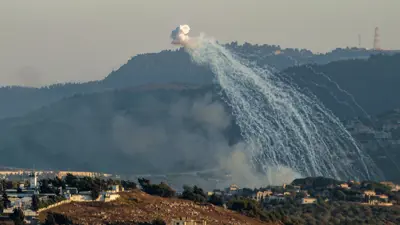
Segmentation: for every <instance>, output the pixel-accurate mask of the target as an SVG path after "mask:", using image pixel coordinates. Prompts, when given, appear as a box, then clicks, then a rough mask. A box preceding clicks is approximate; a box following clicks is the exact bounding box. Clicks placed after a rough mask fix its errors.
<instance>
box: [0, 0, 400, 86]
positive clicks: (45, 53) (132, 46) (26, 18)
mask: <svg viewBox="0 0 400 225" xmlns="http://www.w3.org/2000/svg"><path fill="white" fill-rule="evenodd" d="M399 8H400V1H398V0H385V1H366V0H352V1H347V0H335V1H333V0H331V1H320V0H302V1H292V0H279V1H278V0H267V1H257V0H247V1H242V0H229V1H228V0H221V1H211V0H204V1H184V0H169V1H159V0H148V1H137V0H115V1H110V0H85V1H78V0H70V1H53V0H36V1H26V0H3V1H2V3H1V7H0V86H4V85H26V86H42V85H47V84H53V83H59V82H71V81H75V82H83V81H90V80H98V79H102V78H104V77H105V76H107V75H108V74H109V73H110V72H111V71H112V70H113V69H118V67H120V66H121V65H122V64H124V63H125V62H126V61H127V60H128V59H129V58H130V57H132V56H134V55H136V54H139V53H148V52H158V51H161V50H164V49H171V48H175V47H174V46H171V44H170V39H169V34H170V31H171V30H172V29H174V28H175V27H176V26H177V25H179V24H189V25H190V26H191V28H192V34H193V35H196V34H198V33H199V32H205V33H206V34H208V35H210V36H213V37H215V38H217V39H218V40H219V41H221V42H231V41H239V42H240V43H243V42H244V41H247V42H250V43H259V44H275V45H280V46H281V47H284V48H286V47H293V48H307V49H310V50H312V51H314V52H326V51H330V50H332V49H335V48H337V47H347V46H350V47H352V46H357V45H358V34H361V36H362V47H365V48H371V47H372V42H373V32H374V28H375V27H376V26H379V28H380V34H381V46H382V48H384V49H400V42H399V40H400V31H399V29H398V21H400V14H399V13H398V9H399Z"/></svg>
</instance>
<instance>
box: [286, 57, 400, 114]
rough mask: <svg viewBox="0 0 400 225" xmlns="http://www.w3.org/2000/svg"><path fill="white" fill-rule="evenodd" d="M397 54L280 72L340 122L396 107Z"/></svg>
mask: <svg viewBox="0 0 400 225" xmlns="http://www.w3.org/2000/svg"><path fill="white" fill-rule="evenodd" d="M399 62H400V54H397V55H393V56H387V55H374V56H371V57H370V58H369V59H368V60H361V59H353V60H345V61H336V62H331V63H328V64H326V65H304V66H300V67H292V68H289V69H287V70H285V71H284V72H285V73H286V74H287V75H288V76H290V77H291V78H293V80H294V81H295V83H297V84H298V85H299V86H300V87H301V88H303V89H304V88H308V89H309V90H311V91H312V92H313V93H314V94H315V95H316V96H317V97H318V98H319V99H320V100H321V101H322V102H323V103H324V104H325V105H326V106H327V107H328V108H329V109H331V110H332V111H333V112H334V113H335V114H336V115H337V116H339V117H340V118H342V119H350V118H353V117H355V116H359V117H368V115H367V114H370V115H377V114H380V113H383V112H385V111H388V110H391V109H394V108H398V107H400V98H398V97H397V96H400V88H399V85H400V63H399Z"/></svg>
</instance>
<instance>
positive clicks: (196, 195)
mask: <svg viewBox="0 0 400 225" xmlns="http://www.w3.org/2000/svg"><path fill="white" fill-rule="evenodd" d="M181 198H182V199H187V200H191V201H194V202H198V203H205V202H207V200H208V196H207V194H206V193H204V191H203V189H202V188H200V187H197V186H196V185H195V186H193V187H191V186H187V185H184V186H183V192H182V196H181Z"/></svg>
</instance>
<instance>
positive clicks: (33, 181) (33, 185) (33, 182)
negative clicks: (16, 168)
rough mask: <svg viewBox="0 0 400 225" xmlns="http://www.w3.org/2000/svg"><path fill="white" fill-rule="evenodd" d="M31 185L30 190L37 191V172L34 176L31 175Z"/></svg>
mask: <svg viewBox="0 0 400 225" xmlns="http://www.w3.org/2000/svg"><path fill="white" fill-rule="evenodd" d="M29 184H30V186H29V187H30V189H36V187H37V176H36V172H33V173H32V174H30V175H29Z"/></svg>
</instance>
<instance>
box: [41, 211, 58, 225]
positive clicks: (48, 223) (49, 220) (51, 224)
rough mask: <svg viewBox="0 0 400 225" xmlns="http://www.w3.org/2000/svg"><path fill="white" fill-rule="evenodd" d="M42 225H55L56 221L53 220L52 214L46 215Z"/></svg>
mask: <svg viewBox="0 0 400 225" xmlns="http://www.w3.org/2000/svg"><path fill="white" fill-rule="evenodd" d="M44 225H57V223H56V219H54V215H53V213H48V214H47V216H46V220H45V221H44Z"/></svg>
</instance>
